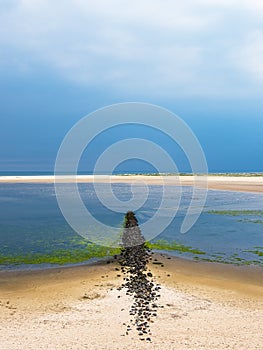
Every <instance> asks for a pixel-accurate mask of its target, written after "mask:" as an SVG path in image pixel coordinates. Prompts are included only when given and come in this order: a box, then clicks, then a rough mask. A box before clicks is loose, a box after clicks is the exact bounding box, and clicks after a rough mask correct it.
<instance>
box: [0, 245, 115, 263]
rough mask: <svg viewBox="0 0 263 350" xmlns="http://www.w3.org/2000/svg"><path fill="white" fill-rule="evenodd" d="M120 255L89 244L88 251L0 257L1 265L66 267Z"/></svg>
mask: <svg viewBox="0 0 263 350" xmlns="http://www.w3.org/2000/svg"><path fill="white" fill-rule="evenodd" d="M119 253H120V248H109V247H103V246H98V245H95V244H87V245H86V249H72V250H68V249H58V250H54V251H51V252H50V253H29V254H19V255H0V264H1V265H21V264H33V265H35V264H56V265H65V264H73V263H80V262H84V261H87V260H89V259H91V258H104V257H107V256H113V255H116V254H119Z"/></svg>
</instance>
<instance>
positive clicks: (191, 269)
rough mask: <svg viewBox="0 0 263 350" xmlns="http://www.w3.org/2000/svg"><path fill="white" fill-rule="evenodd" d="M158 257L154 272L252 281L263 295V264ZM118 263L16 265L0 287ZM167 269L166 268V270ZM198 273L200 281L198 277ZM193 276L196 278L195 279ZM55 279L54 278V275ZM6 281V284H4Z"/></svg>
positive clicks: (1, 273)
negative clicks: (26, 266) (261, 265)
mask: <svg viewBox="0 0 263 350" xmlns="http://www.w3.org/2000/svg"><path fill="white" fill-rule="evenodd" d="M154 259H157V260H158V261H160V262H162V263H163V264H164V265H165V266H164V267H165V268H164V269H163V268H162V267H160V266H159V264H158V265H155V264H154V262H150V263H149V266H150V269H151V270H153V271H154V272H155V275H156V276H157V275H158V274H159V273H162V272H163V270H165V271H166V270H168V272H172V273H174V274H175V273H176V274H178V275H180V276H181V278H183V279H184V281H188V282H189V283H191V281H192V282H194V284H196V283H198V284H207V285H210V284H211V283H212V284H213V283H214V282H215V281H217V282H216V285H217V286H218V287H219V286H220V285H221V286H223V285H224V284H225V283H226V284H229V286H232V287H233V288H234V289H235V288H236V286H237V285H239V284H240V285H246V286H247V285H249V284H250V285H251V286H255V287H258V288H262V294H261V297H262V299H263V268H262V267H259V266H254V265H253V266H251V265H250V266H247V265H235V264H224V263H220V262H206V261H195V260H191V259H186V258H182V257H176V256H172V255H169V254H165V253H156V252H155V253H153V260H154ZM112 266H114V267H116V266H118V262H117V259H116V260H115V259H114V258H113V257H109V258H107V259H106V258H105V259H101V260H98V261H95V262H91V263H88V262H87V263H83V264H78V265H74V264H73V265H64V266H50V267H46V268H39V269H34V268H33V269H21V270H20V269H13V270H11V269H10V270H5V269H3V270H0V291H2V290H3V289H5V288H6V286H8V285H9V284H10V285H11V284H14V285H16V286H18V285H19V284H20V283H21V285H22V284H23V280H24V279H25V280H27V279H28V280H32V281H33V280H34V281H36V280H39V281H40V280H42V279H44V280H45V279H46V278H47V279H49V278H50V277H51V276H53V275H57V276H60V277H59V278H61V277H62V278H63V279H64V278H66V279H67V278H68V276H69V275H74V276H75V277H77V276H82V273H83V272H84V271H85V274H86V272H87V271H88V272H91V273H94V272H95V273H98V274H101V272H102V271H104V272H105V271H107V272H109V271H112V272H113V271H114V269H111V267H112ZM166 272H167V271H166ZM197 277H198V281H197ZM161 279H162V282H164V283H168V284H170V282H171V279H170V278H167V277H165V276H162V278H161ZM192 279H193V280H192ZM51 280H52V278H51ZM5 282H7V285H6V286H5ZM45 283H46V282H45ZM243 292H244V293H246V292H248V289H246V290H244V291H243Z"/></svg>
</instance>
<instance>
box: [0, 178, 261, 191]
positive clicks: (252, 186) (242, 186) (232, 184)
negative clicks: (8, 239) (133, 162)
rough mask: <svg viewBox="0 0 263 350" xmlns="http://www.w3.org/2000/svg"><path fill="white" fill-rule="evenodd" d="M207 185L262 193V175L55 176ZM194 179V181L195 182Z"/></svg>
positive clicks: (15, 180) (16, 180)
mask: <svg viewBox="0 0 263 350" xmlns="http://www.w3.org/2000/svg"><path fill="white" fill-rule="evenodd" d="M206 179H207V187H208V188H209V189H213V190H224V191H240V192H258V193H263V176H216V175H209V176H207V177H203V176H197V177H195V176H148V175H147V176H146V175H127V176H123V175H122V176H119V175H113V176H103V175H96V176H93V175H78V176H76V177H74V178H72V177H70V176H68V177H67V176H64V177H61V178H57V180H56V181H57V182H72V181H76V182H78V183H90V182H96V183H99V182H101V183H104V182H109V181H110V182H111V183H136V184H140V183H141V184H143V183H145V184H149V185H163V184H166V185H178V186H180V185H181V186H193V185H194V184H195V185H196V186H197V187H205V186H206V183H205V180H206ZM54 180H55V177H54V176H50V175H46V176H44V175H43V176H0V183H54ZM195 180H196V183H195Z"/></svg>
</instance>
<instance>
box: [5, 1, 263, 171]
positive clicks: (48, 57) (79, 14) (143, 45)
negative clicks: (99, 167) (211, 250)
mask: <svg viewBox="0 0 263 350" xmlns="http://www.w3.org/2000/svg"><path fill="white" fill-rule="evenodd" d="M0 92H1V93H0V118H1V119H0V120H1V128H0V172H1V171H2V172H3V171H52V170H53V167H54V161H55V158H56V154H57V151H58V148H59V146H60V144H61V142H62V140H63V138H64V136H65V134H66V133H67V132H68V130H70V128H71V127H72V126H73V125H74V124H75V123H76V122H77V121H78V120H80V119H81V118H82V117H84V116H85V115H87V114H89V113H91V112H93V111H95V110H97V109H98V108H102V107H105V106H107V105H110V104H114V103H120V102H122V103H123V102H130V101H132V102H145V103H152V104H155V105H159V106H161V107H164V108H167V109H169V110H170V111H172V112H173V113H175V114H176V115H178V116H179V117H180V118H182V119H183V120H184V121H185V122H186V123H187V124H188V125H189V127H190V128H191V129H192V130H193V132H194V133H195V135H196V136H197V138H198V140H199V142H200V144H201V146H202V148H203V150H204V153H205V155H206V159H207V163H208V169H209V171H210V172H249V171H250V172H262V171H263V166H262V154H263V138H262V135H263V99H262V95H263V2H262V0H185V1H178V0H140V1H139V0H138V1H137V0H135V1H126V0H99V1H90V0H57V1H53V0H8V1H6V0H0ZM137 131H138V135H140V137H142V135H143V134H142V133H140V132H141V131H140V130H139V129H138V130H137ZM132 133H133V134H134V136H136V129H135V130H133V131H132ZM128 134H129V132H128V133H127V135H128ZM125 135H126V134H125V133H124V134H123V136H122V137H126V136H127V135H126V136H125ZM151 136H152V137H153V138H154V140H155V141H154V142H156V143H158V142H159V143H160V144H161V146H162V147H164V148H166V149H167V152H169V153H170V154H171V155H172V157H174V158H175V161H176V162H177V163H178V164H177V165H178V168H179V170H180V171H182V172H183V171H188V170H189V167H188V165H187V164H186V163H187V162H186V161H185V160H184V159H183V156H178V158H176V157H177V156H176V154H177V152H175V149H176V146H175V145H174V144H171V142H170V141H169V140H168V139H167V140H166V141H165V139H163V138H162V137H161V136H160V137H157V136H154V135H151ZM107 137H108V140H107V142H108V141H109V139H113V140H115V141H116V135H114V136H113V137H112V136H109V135H108V136H107ZM99 140H102V138H101V137H100V139H99ZM99 140H97V142H94V145H93V148H92V147H91V152H90V156H91V157H93V158H94V157H95V153H96V150H98V148H99V147H98V145H99V144H100V145H102V144H108V143H107V142H104V141H105V140H104V141H101V143H99ZM158 140H159V141H158ZM160 140H161V141H160ZM125 167H126V168H127V171H129V170H135V171H136V170H137V169H138V168H140V169H142V164H141V163H140V162H137V163H136V162H135V163H134V162H133V163H132V162H131V163H127V164H126V165H125V166H124V167H122V170H123V171H124V170H126V168H125ZM146 168H147V167H146ZM146 168H145V170H146ZM83 169H84V170H85V166H84V165H83ZM147 169H148V168H147ZM87 170H91V169H88V168H87Z"/></svg>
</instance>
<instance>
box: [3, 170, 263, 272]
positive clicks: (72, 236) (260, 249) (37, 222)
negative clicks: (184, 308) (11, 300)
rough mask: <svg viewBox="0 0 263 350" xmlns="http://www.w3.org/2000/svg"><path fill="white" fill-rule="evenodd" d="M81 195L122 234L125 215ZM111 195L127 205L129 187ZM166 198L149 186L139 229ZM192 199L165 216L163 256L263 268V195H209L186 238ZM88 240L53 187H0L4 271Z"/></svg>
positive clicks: (186, 192)
mask: <svg viewBox="0 0 263 350" xmlns="http://www.w3.org/2000/svg"><path fill="white" fill-rule="evenodd" d="M1 175H2V176H3V175H13V176H18V175H30V176H32V175H52V173H48V172H46V173H43V172H41V173H32V172H28V173H23V174H21V172H19V173H18V172H12V173H10V172H8V173H3V172H2V173H1V174H0V176H1ZM133 186H136V185H133ZM138 186H139V185H138ZM166 186H168V185H166ZM78 189H79V192H80V195H81V198H82V200H83V202H84V203H85V205H86V206H87V208H88V209H89V211H90V212H91V213H92V215H93V216H94V217H95V218H96V220H98V221H101V222H102V223H103V224H105V225H107V224H110V225H113V226H115V227H117V228H118V227H119V228H120V229H121V227H122V224H123V220H124V215H125V212H113V211H112V210H108V209H107V207H105V205H103V204H102V203H101V202H100V200H99V198H98V197H97V196H96V193H95V190H94V187H93V184H92V183H86V184H79V185H78ZM133 189H134V188H133ZM112 190H113V192H114V195H115V196H116V197H117V198H119V199H121V200H123V201H128V200H129V199H130V198H131V195H132V194H131V186H130V185H129V184H125V183H114V184H112ZM139 192H140V191H138V193H139ZM136 193H137V192H136ZM171 193H172V188H171ZM162 194H163V188H162V186H160V185H149V187H148V197H147V200H146V201H145V202H144V203H143V205H142V207H141V208H139V209H137V210H136V212H135V214H136V217H137V219H138V223H139V224H143V223H145V222H146V221H147V220H149V219H150V218H152V217H153V216H154V214H155V211H156V208H158V205H160V203H161V200H162ZM191 195H192V188H191V187H187V186H183V187H182V195H181V201H180V206H179V209H178V210H177V212H176V215H175V214H174V211H173V210H170V211H166V212H165V214H164V215H171V220H170V221H171V222H170V224H169V225H168V226H167V227H165V229H164V230H163V231H162V232H160V234H159V235H158V236H157V237H154V239H153V242H157V243H158V250H159V251H161V252H162V253H168V254H170V255H174V256H180V257H183V258H186V259H193V260H205V261H210V262H222V263H228V264H239V265H240V264H241V265H242V264H243V265H253V266H254V265H255V266H263V195H262V194H259V193H252V192H232V191H217V190H209V191H208V193H207V199H206V203H205V206H204V208H203V211H202V213H201V215H200V217H199V218H198V220H197V222H196V223H195V224H194V225H193V227H192V228H191V229H190V230H189V231H188V232H187V233H185V234H182V233H180V227H181V224H182V221H183V219H184V217H185V214H186V211H187V209H188V206H189V203H190V199H191ZM84 240H85V239H84V238H83V237H81V236H79V235H78V234H77V233H76V232H75V231H74V230H73V229H72V227H71V226H70V225H69V224H68V223H67V221H66V220H65V218H64V216H63V215H62V213H61V211H60V208H59V206H58V203H57V198H56V193H55V188H54V185H53V184H48V183H46V184H43V183H42V184H39V183H0V268H1V269H10V268H21V269H24V268H27V267H30V268H33V267H37V266H38V263H37V260H36V262H35V263H34V264H32V263H31V264H28V266H27V264H25V257H28V256H31V257H32V256H34V255H35V256H41V255H45V256H47V255H48V254H54V253H56V252H58V254H59V252H61V251H63V252H65V251H69V252H70V251H72V250H81V249H87V246H85V244H84V243H83V241H84ZM12 257H17V259H12ZM20 258H21V261H20ZM94 258H96V256H95V254H94ZM89 259H92V257H89ZM67 263H69V264H70V263H71V262H70V261H68V262H67ZM74 263H78V262H76V261H74ZM81 263H83V261H82V262H81ZM53 265H54V266H55V265H56V264H50V263H47V264H45V263H44V264H43V263H41V264H40V267H47V266H53Z"/></svg>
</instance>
